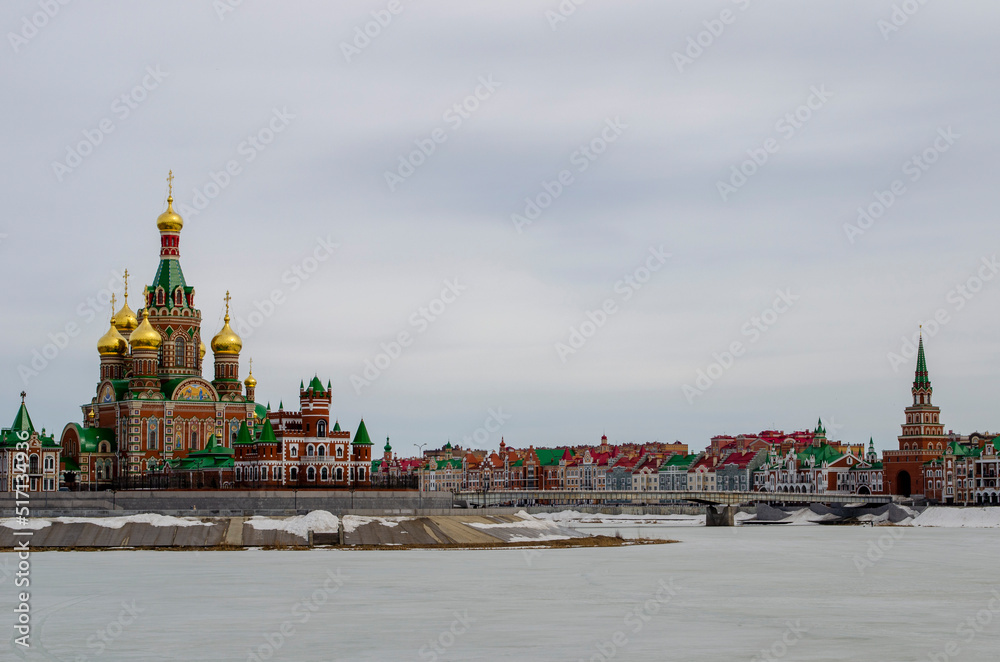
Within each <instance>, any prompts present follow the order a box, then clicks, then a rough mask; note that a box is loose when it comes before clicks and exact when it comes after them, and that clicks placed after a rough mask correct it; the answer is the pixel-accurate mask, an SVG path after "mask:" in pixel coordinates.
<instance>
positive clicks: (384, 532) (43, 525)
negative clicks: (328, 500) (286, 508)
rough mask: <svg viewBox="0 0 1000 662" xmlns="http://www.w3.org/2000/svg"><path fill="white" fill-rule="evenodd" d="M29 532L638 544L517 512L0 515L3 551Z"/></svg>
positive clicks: (140, 543) (296, 542) (413, 545)
mask: <svg viewBox="0 0 1000 662" xmlns="http://www.w3.org/2000/svg"><path fill="white" fill-rule="evenodd" d="M25 531H30V532H31V536H30V540H31V548H32V549H35V550H39V549H51V550H101V549H105V550H106V549H151V550H169V549H173V550H227V551H231V550H239V549H310V548H314V547H341V548H354V549H383V548H385V549H431V548H442V549H490V548H511V547H524V546H543V547H555V548H559V547H615V546H622V545H630V544H636V541H630V540H623V539H622V538H620V537H616V536H603V535H602V536H591V535H589V534H586V533H581V532H579V531H576V530H574V529H572V528H570V527H567V526H563V525H561V524H558V523H555V522H551V521H545V520H541V519H537V518H535V517H532V516H531V515H529V514H528V513H526V512H521V513H518V514H516V515H447V516H427V517H423V516H421V517H407V516H399V517H364V516H358V515H346V516H344V517H337V516H335V515H333V514H331V513H329V512H327V511H313V512H311V513H309V514H307V515H297V516H293V517H285V518H273V517H262V516H255V517H200V518H198V517H174V516H169V515H159V514H154V513H146V514H142V515H130V516H122V517H94V518H89V517H57V518H32V519H29V520H26V521H24V522H18V521H17V520H14V519H4V520H0V549H13V548H14V547H15V544H16V542H17V541H18V540H21V539H24V537H23V536H21V535H20V534H21V533H23V532H25Z"/></svg>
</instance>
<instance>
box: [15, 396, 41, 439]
mask: <svg viewBox="0 0 1000 662" xmlns="http://www.w3.org/2000/svg"><path fill="white" fill-rule="evenodd" d="M10 431H11V432H27V433H28V434H31V433H32V432H34V431H35V426H34V425H32V424H31V416H29V415H28V408H27V407H26V406H25V405H24V400H22V401H21V407H20V409H18V410H17V416H15V417H14V422H13V423H11V425H10Z"/></svg>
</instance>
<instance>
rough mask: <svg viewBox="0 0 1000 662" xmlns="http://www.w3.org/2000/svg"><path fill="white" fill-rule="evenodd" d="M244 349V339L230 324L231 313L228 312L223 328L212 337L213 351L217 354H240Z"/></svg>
mask: <svg viewBox="0 0 1000 662" xmlns="http://www.w3.org/2000/svg"><path fill="white" fill-rule="evenodd" d="M241 349H243V340H242V339H241V338H240V337H239V336H238V335H236V332H235V331H233V329H232V327H231V326H229V314H228V313H227V314H226V318H225V324H223V325H222V330H221V331H219V332H218V333H217V334H215V337H214V338H212V351H213V352H215V353H216V354H239V353H240V350H241Z"/></svg>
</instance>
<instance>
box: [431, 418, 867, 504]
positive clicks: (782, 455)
mask: <svg viewBox="0 0 1000 662" xmlns="http://www.w3.org/2000/svg"><path fill="white" fill-rule="evenodd" d="M771 433H773V431H771V432H769V433H765V434H763V435H745V436H742V437H741V439H742V440H743V441H740V442H736V441H734V442H732V443H727V444H717V445H715V446H710V447H709V448H708V449H707V450H706V451H705V452H702V453H699V454H696V455H695V454H689V453H688V452H687V449H686V448H684V449H681V450H680V451H679V452H670V453H667V454H665V455H663V456H659V455H657V454H655V453H653V452H649V451H648V450H647V449H645V448H639V449H638V452H626V451H623V449H622V447H619V446H611V445H609V444H608V440H607V437H606V436H604V437H602V438H601V443H600V445H598V446H595V447H575V448H555V449H549V448H534V447H529V448H528V449H523V450H517V449H513V448H508V447H507V445H506V442H505V441H503V440H501V442H500V449H499V451H498V452H494V453H490V454H488V455H485V456H481V455H478V454H475V453H472V452H468V451H466V452H465V453H464V454H457V455H458V456H457V457H456V456H453V457H447V451H448V447H447V446H445V447H444V448H443V449H442V451H445V453H444V454H442V452H441V451H434V457H433V458H432V459H430V460H428V461H427V462H426V464H424V465H423V466H422V467H420V469H419V470H418V471H419V473H420V484H421V489H424V490H427V491H453V492H455V491H472V492H475V491H483V490H487V491H505V490H568V491H580V492H587V491H591V492H597V491H630V492H656V491H689V492H716V491H725V492H750V491H768V492H797V493H813V494H815V493H820V494H822V493H850V494H874V493H879V492H881V481H882V478H881V471H882V466H881V463H879V462H878V457H877V454H876V453H875V449H874V445H873V443H872V444H871V445H870V446H869V451H868V453H866V454H865V455H863V456H862V455H861V454H860V453H858V451H857V449H858V448H861V446H858V447H853V448H852V447H849V446H843V445H841V444H835V443H829V442H827V441H826V439H825V433H824V432H822V425H820V426H819V428H817V432H816V433H810V434H808V435H806V434H805V433H795V435H798V436H787V437H784V436H781V435H778V437H780V438H778V437H775V441H774V442H772V443H769V445H768V446H766V447H759V446H760V444H764V443H768V442H767V441H764V440H766V439H769V437H768V435H769V434H770V435H771V436H772V437H773V436H774V435H773V434H771ZM717 439H719V438H717ZM751 439H752V440H753V441H752V442H750V443H749V444H746V443H744V442H745V441H747V440H751ZM805 440H807V443H808V445H805V443H806V441H805ZM747 446H749V447H747ZM782 449H784V452H782Z"/></svg>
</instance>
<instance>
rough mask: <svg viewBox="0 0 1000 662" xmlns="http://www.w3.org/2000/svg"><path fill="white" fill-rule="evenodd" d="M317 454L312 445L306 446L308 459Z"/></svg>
mask: <svg viewBox="0 0 1000 662" xmlns="http://www.w3.org/2000/svg"><path fill="white" fill-rule="evenodd" d="M315 452H316V449H315V447H314V446H313V445H312V444H309V445H308V446H306V457H312V456H313V453H315Z"/></svg>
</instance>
